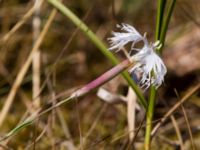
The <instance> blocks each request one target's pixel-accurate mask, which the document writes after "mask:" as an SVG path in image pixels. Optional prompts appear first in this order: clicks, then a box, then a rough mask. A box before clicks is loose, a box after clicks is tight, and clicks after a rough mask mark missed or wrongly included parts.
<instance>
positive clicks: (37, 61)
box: [32, 0, 41, 108]
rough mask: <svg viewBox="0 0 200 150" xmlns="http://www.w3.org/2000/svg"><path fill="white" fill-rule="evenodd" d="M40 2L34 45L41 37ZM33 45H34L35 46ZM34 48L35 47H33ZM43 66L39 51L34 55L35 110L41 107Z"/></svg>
mask: <svg viewBox="0 0 200 150" xmlns="http://www.w3.org/2000/svg"><path fill="white" fill-rule="evenodd" d="M40 6H41V5H40V0H35V4H34V7H35V14H34V18H33V43H34V44H35V42H36V41H37V39H38V37H39V35H40V26H41V19H40ZM34 44H33V45H34ZM33 47H34V46H33ZM40 65H41V52H40V50H39V49H37V50H36V51H35V53H34V55H33V68H32V69H33V81H32V82H33V99H34V102H33V105H34V107H35V108H39V107H40V95H39V93H40V67H41V66H40Z"/></svg>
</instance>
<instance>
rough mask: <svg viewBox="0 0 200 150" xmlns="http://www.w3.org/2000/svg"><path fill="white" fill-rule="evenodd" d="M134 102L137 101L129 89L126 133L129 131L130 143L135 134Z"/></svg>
mask: <svg viewBox="0 0 200 150" xmlns="http://www.w3.org/2000/svg"><path fill="white" fill-rule="evenodd" d="M136 100H137V95H136V94H135V92H134V91H133V90H132V89H131V88H130V87H129V90H128V95H127V119H128V131H129V140H130V142H131V141H132V140H133V138H134V134H135V133H134V132H133V131H134V130H135V111H136Z"/></svg>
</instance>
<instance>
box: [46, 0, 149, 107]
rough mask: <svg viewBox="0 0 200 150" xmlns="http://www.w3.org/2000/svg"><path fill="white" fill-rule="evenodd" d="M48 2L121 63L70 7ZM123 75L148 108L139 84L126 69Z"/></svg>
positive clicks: (114, 63) (55, 1) (102, 49)
mask: <svg viewBox="0 0 200 150" xmlns="http://www.w3.org/2000/svg"><path fill="white" fill-rule="evenodd" d="M48 2H49V3H50V4H52V5H53V6H54V7H55V8H57V9H58V10H59V11H60V12H61V13H63V15H65V16H66V17H68V18H69V19H70V20H71V21H72V22H73V23H74V24H75V25H76V26H78V27H79V29H80V30H81V31H82V32H83V33H84V34H85V35H86V36H87V37H88V38H89V39H90V40H91V41H92V42H93V43H94V45H95V46H96V47H97V48H98V49H99V50H100V51H101V52H102V53H103V54H104V55H105V56H106V57H107V58H108V59H109V60H110V61H111V62H112V64H113V65H116V64H118V63H119V61H118V60H117V59H116V58H115V56H114V55H113V54H112V53H111V52H109V51H108V49H107V47H106V46H105V44H104V43H103V42H102V41H101V40H99V38H98V37H97V36H96V35H95V34H94V33H93V32H92V31H91V30H90V29H89V27H87V26H86V25H85V24H84V23H83V22H82V21H81V20H80V19H79V18H78V17H77V16H76V15H75V14H74V13H73V12H72V11H71V10H70V9H68V8H67V7H66V6H64V5H63V4H62V3H61V2H59V1H57V0H48ZM122 75H123V77H124V78H125V79H126V81H127V82H128V84H129V85H130V86H131V87H132V88H133V90H134V91H135V93H136V94H137V96H138V99H139V102H140V103H141V104H142V106H143V107H144V108H145V109H146V107H147V103H146V100H145V98H144V96H143V94H142V92H141V91H140V89H139V88H138V86H137V84H136V83H135V82H134V81H133V80H132V78H131V77H130V75H129V74H128V72H127V71H124V72H123V73H122Z"/></svg>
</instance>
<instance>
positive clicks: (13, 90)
mask: <svg viewBox="0 0 200 150" xmlns="http://www.w3.org/2000/svg"><path fill="white" fill-rule="evenodd" d="M55 15H56V10H55V9H54V10H53V11H52V12H51V14H50V16H49V18H48V20H47V23H46V24H45V26H44V28H43V30H42V31H41V33H40V36H39V38H38V40H37V41H36V43H35V45H34V47H33V49H32V50H31V53H30V54H29V56H28V58H27V60H26V62H25V63H24V65H23V67H22V68H21V69H20V71H19V73H18V75H17V77H16V79H15V81H14V83H13V86H12V88H11V90H10V92H9V94H8V97H7V99H6V101H5V103H4V106H3V108H2V110H1V113H0V127H1V126H2V124H3V122H4V120H5V117H6V116H7V113H8V111H9V109H10V107H11V105H12V103H13V100H14V98H15V95H16V93H17V91H18V89H19V87H20V85H21V83H22V81H23V79H24V76H25V74H26V72H27V70H28V68H29V66H30V64H31V62H32V58H33V54H34V52H35V51H36V50H37V49H38V48H39V47H40V45H41V43H42V41H43V39H44V37H45V35H46V33H47V32H48V29H49V27H50V25H51V23H52V21H53V19H54V17H55Z"/></svg>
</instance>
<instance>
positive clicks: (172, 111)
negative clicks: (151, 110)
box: [151, 83, 200, 136]
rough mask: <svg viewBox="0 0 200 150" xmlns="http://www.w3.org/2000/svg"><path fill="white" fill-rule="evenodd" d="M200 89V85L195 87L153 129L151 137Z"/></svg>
mask: <svg viewBox="0 0 200 150" xmlns="http://www.w3.org/2000/svg"><path fill="white" fill-rule="evenodd" d="M199 88H200V83H198V84H197V85H196V86H195V87H193V88H192V89H191V90H190V91H189V92H188V93H187V94H186V95H185V96H184V97H183V98H182V99H181V100H180V101H179V102H177V103H176V104H175V105H174V106H173V107H172V108H171V109H170V110H169V111H168V112H167V113H166V114H165V115H164V116H163V117H162V119H161V120H160V122H159V123H157V124H156V125H155V127H154V128H153V130H152V132H151V136H154V135H155V133H156V132H157V130H158V129H159V127H160V126H161V125H162V123H163V122H165V121H166V119H167V118H168V117H169V116H170V115H172V114H173V113H174V112H175V111H176V109H177V108H179V107H180V106H181V104H182V103H184V102H185V101H186V100H188V98H190V97H191V96H192V95H193V94H194V93H195V92H196V91H197V90H198V89H199Z"/></svg>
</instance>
